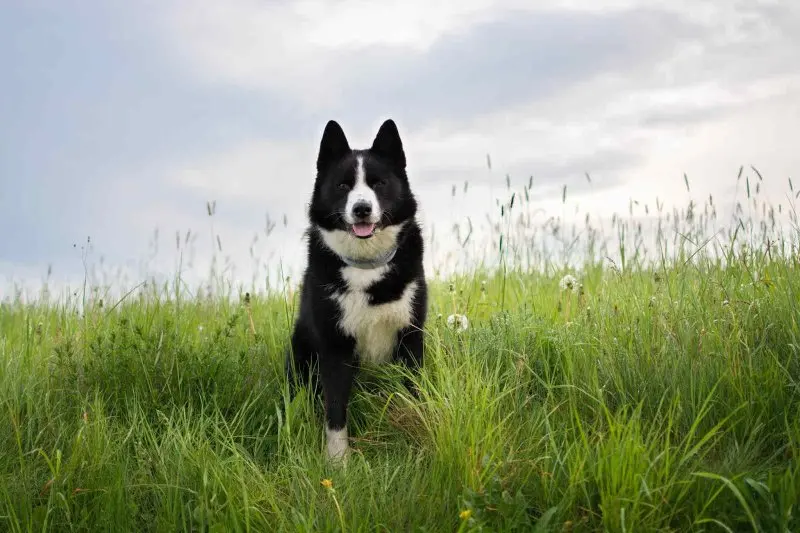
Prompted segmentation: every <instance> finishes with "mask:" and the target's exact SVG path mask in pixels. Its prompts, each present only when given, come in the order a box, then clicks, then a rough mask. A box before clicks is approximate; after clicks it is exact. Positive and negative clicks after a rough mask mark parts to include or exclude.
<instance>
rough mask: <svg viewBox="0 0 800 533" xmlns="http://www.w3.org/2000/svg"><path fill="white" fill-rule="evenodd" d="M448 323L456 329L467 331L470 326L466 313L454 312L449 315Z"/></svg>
mask: <svg viewBox="0 0 800 533" xmlns="http://www.w3.org/2000/svg"><path fill="white" fill-rule="evenodd" d="M447 325H448V326H449V327H451V328H454V329H456V330H460V331H466V330H467V329H468V328H469V320H468V319H467V317H466V316H465V315H459V314H453V315H450V316H448V317H447Z"/></svg>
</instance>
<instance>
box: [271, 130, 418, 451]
mask: <svg viewBox="0 0 800 533" xmlns="http://www.w3.org/2000/svg"><path fill="white" fill-rule="evenodd" d="M416 213H417V202H416V199H415V198H414V195H413V193H412V192H411V187H410V186H409V183H408V176H407V175H406V156H405V152H404V151H403V143H402V141H401V140H400V134H399V133H398V131H397V126H396V125H395V123H394V121H392V120H387V121H385V122H384V123H383V125H381V127H380V129H379V130H378V134H377V136H376V137H375V140H374V142H373V144H372V147H371V148H369V149H367V150H353V149H351V148H350V146H349V144H348V142H347V138H346V137H345V134H344V132H343V131H342V128H341V127H340V126H339V124H338V123H337V122H335V121H333V120H332V121H330V122H328V124H327V125H326V126H325V131H324V132H323V134H322V140H321V142H320V147H319V156H318V158H317V178H316V182H315V183H314V192H313V194H312V198H311V204H310V205H309V208H308V217H309V221H310V227H309V229H308V265H307V268H306V271H305V275H304V277H303V284H302V291H301V296H300V313H299V316H298V318H297V321H296V323H295V328H294V332H293V333H292V339H291V351H289V353H288V354H287V360H286V363H287V365H286V369H287V375H288V378H289V382H290V388H291V390H292V394H294V392H295V390H296V388H295V387H296V384H295V382H294V380H295V379H296V380H297V381H298V382H300V383H302V384H305V383H307V382H306V378H307V377H308V376H309V375H310V374H311V375H312V379H314V390H315V391H316V392H317V393H318V392H319V388H318V382H317V377H319V378H321V381H322V393H323V398H324V403H325V421H326V426H327V427H326V437H327V453H328V457H330V458H332V459H339V458H343V457H344V456H345V455H346V454H347V453H348V452H349V446H348V437H347V403H348V400H349V396H350V390H351V386H352V384H353V378H354V376H355V373H356V371H357V369H358V366H359V364H364V363H369V364H380V363H386V362H389V361H399V362H401V363H404V364H406V365H408V367H409V368H410V369H411V370H414V371H415V370H417V369H418V368H419V367H420V365H421V364H422V350H423V326H424V324H425V318H426V314H427V304H428V295H427V286H426V283H425V273H424V269H423V264H422V258H423V241H422V233H421V231H420V228H419V225H418V224H417V221H416ZM313 369H317V370H318V374H317V373H314V372H313ZM407 385H408V386H410V385H409V384H408V383H407ZM412 391H413V387H412Z"/></svg>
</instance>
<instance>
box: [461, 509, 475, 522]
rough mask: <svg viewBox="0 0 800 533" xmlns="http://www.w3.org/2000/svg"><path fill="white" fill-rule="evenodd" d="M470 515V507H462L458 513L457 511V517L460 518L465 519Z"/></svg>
mask: <svg viewBox="0 0 800 533" xmlns="http://www.w3.org/2000/svg"><path fill="white" fill-rule="evenodd" d="M470 516H472V509H464V510H463V511H461V512H460V513H458V517H459V518H460V519H461V520H467V519H469V517H470Z"/></svg>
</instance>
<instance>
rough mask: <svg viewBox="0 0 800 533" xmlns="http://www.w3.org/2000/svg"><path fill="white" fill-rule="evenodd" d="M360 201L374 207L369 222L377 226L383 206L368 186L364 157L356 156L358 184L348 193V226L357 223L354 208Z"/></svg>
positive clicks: (345, 217)
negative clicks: (354, 217)
mask: <svg viewBox="0 0 800 533" xmlns="http://www.w3.org/2000/svg"><path fill="white" fill-rule="evenodd" d="M358 201H364V202H367V203H368V204H369V205H370V207H372V214H371V215H370V217H369V221H370V222H372V223H373V224H377V223H378V221H379V220H380V219H381V214H382V213H381V206H380V204H379V203H378V197H377V196H376V195H375V191H373V190H372V187H370V186H369V185H367V173H366V171H365V170H364V156H361V155H359V156H356V182H355V184H354V185H353V188H352V189H350V192H349V193H347V205H346V206H345V208H344V220H345V222H347V223H348V224H353V223H355V219H353V206H354V205H355V204H356V202H358Z"/></svg>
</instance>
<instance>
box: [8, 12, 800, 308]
mask: <svg viewBox="0 0 800 533" xmlns="http://www.w3.org/2000/svg"><path fill="white" fill-rule="evenodd" d="M794 4H795V3H793V2H789V1H762V0H719V1H716V2H711V1H703V0H693V1H691V2H689V1H688V0H677V1H671V2H666V1H663V2H662V1H660V0H650V1H644V0H594V1H591V2H590V1H588V0H586V1H582V2H579V1H577V0H541V1H536V2H533V1H530V0H526V1H522V0H438V1H436V0H426V1H424V2H423V1H421V0H404V1H402V2H400V1H395V0H386V1H382V2H380V4H379V3H378V2H373V3H369V2H364V1H357V0H325V1H323V0H276V1H269V2H266V1H255V0H230V1H229V2H225V3H222V2H218V1H211V0H142V1H139V2H122V1H119V0H104V1H102V2H101V1H99V0H98V1H94V2H92V1H88V0H84V1H80V2H78V1H74V0H61V1H59V2H51V1H46V0H26V1H21V0H19V1H17V0H5V1H3V2H0V35H3V43H4V46H2V47H0V87H2V89H1V91H2V92H0V95H2V98H0V227H2V228H3V229H4V230H5V231H3V236H2V240H0V297H2V296H3V295H4V291H5V293H6V295H7V294H8V291H10V287H11V286H12V285H13V284H21V285H23V286H27V287H36V286H37V284H41V283H42V280H43V279H45V277H46V276H47V275H48V272H50V279H51V280H52V282H53V283H57V284H58V283H60V284H76V283H80V282H81V281H82V279H83V277H84V275H85V272H86V270H87V268H89V266H87V265H91V266H92V268H94V269H95V270H99V271H102V272H104V274H103V275H104V276H106V278H107V279H110V280H118V281H120V282H122V280H124V281H125V283H128V284H135V283H138V282H139V281H140V280H141V279H143V278H144V277H145V276H146V274H147V273H148V272H161V273H166V274H169V273H173V272H175V271H177V270H180V271H181V272H182V275H183V276H185V277H186V279H202V277H203V275H204V274H205V273H206V272H207V269H208V268H209V264H210V261H211V257H212V246H215V247H216V248H217V253H218V255H219V256H220V259H219V261H220V264H221V265H223V266H222V267H221V268H225V267H224V265H226V264H227V265H233V266H234V267H233V269H228V270H226V271H225V275H227V276H229V277H230V278H231V279H234V280H245V281H248V282H249V280H250V279H251V278H252V275H253V272H254V268H255V267H254V266H253V265H254V264H256V263H258V264H265V263H268V264H270V265H275V264H280V265H281V267H282V268H283V270H282V272H287V273H289V274H290V275H296V273H297V272H299V269H301V268H302V267H303V265H304V261H305V258H304V252H303V240H302V239H303V235H302V233H303V230H304V228H305V218H304V217H305V208H306V203H307V201H308V197H309V194H310V192H311V188H312V186H313V180H314V171H315V159H316V151H317V149H318V146H319V139H320V136H321V133H322V130H323V128H324V125H325V123H326V122H327V121H328V120H329V119H336V120H337V121H339V123H340V124H341V125H342V127H343V128H344V130H345V133H346V134H347V136H348V139H349V140H350V144H351V146H353V147H367V146H369V144H371V142H372V139H373V137H374V135H375V133H376V132H377V128H378V127H379V125H380V124H381V122H383V120H385V119H386V118H393V119H394V120H395V122H396V123H397V125H398V128H399V129H400V133H401V136H402V138H403V141H404V144H405V149H406V155H407V159H408V165H409V167H408V173H409V177H410V180H411V183H412V186H413V188H414V190H415V192H416V194H417V197H418V199H419V201H420V205H421V210H422V212H421V214H420V218H421V220H422V221H423V225H424V227H425V228H426V231H428V232H430V231H432V229H433V228H438V229H439V233H438V234H439V235H444V237H439V238H440V240H441V239H443V241H442V242H443V244H442V246H443V247H444V248H447V245H448V242H449V241H448V238H447V237H446V234H447V228H448V227H449V225H450V224H452V223H453V221H463V219H464V218H465V217H467V216H471V217H472V218H476V219H480V218H483V217H484V216H485V215H484V214H485V213H487V212H490V211H492V210H494V209H495V207H496V203H495V201H496V199H498V198H501V197H502V196H503V195H504V194H506V193H507V191H506V189H505V184H506V179H507V176H508V179H509V180H511V181H512V182H513V183H514V184H517V185H518V184H524V183H527V182H528V180H529V179H530V177H531V176H533V180H534V183H535V185H536V187H535V188H534V189H533V191H532V192H533V193H534V196H535V203H536V206H537V208H539V209H541V211H542V212H543V213H545V214H547V213H554V214H556V215H558V214H560V213H561V212H562V211H563V206H562V205H561V193H562V186H564V185H566V186H567V187H568V188H569V190H570V191H571V200H573V201H576V202H580V205H581V208H582V209H583V210H584V211H586V212H590V213H591V214H592V215H593V216H596V217H600V218H602V217H610V216H611V215H612V213H614V212H625V211H626V210H627V209H628V205H629V202H630V200H631V199H632V198H636V199H639V200H642V201H651V202H652V201H654V199H655V198H656V197H658V198H659V199H660V201H662V202H666V203H667V204H668V205H670V204H673V203H674V204H676V205H683V204H685V203H686V201H687V200H688V198H689V197H690V196H692V197H696V198H700V199H702V198H706V197H708V195H709V194H712V195H714V196H715V197H717V198H723V199H724V198H726V197H727V196H729V195H731V194H733V190H734V187H735V185H736V174H737V172H738V170H739V168H740V166H742V165H744V166H745V168H749V166H750V165H753V166H755V167H757V168H758V170H759V171H760V172H761V174H762V175H763V176H764V183H763V187H762V188H763V190H762V193H763V194H764V195H766V196H767V197H769V198H771V199H773V200H774V201H785V199H786V198H785V197H786V193H787V185H786V184H787V178H789V177H792V176H797V170H798V169H800V153H798V152H797V151H796V148H795V145H796V144H797V139H798V138H800V5H794ZM487 154H488V156H489V158H490V161H491V165H488V164H487ZM587 172H588V173H589V174H590V175H591V178H592V183H591V184H588V183H587V180H586V178H585V174H586V173H587ZM684 173H686V174H687V176H688V177H689V178H690V179H691V180H692V187H691V191H687V190H686V187H685V184H684V181H683V175H684ZM465 181H467V182H469V194H467V195H464V196H463V197H460V198H455V199H454V198H453V197H452V196H451V191H452V188H453V186H454V185H457V186H458V187H459V188H461V187H462V185H463V183H464V182H465ZM795 181H800V179H796V180H795ZM207 202H215V204H214V214H213V216H209V214H208V206H207ZM268 228H269V229H268ZM187 232H190V233H189V237H188V239H187ZM176 233H179V234H180V242H181V243H182V244H181V246H180V248H181V249H182V250H184V251H183V259H182V262H179V261H181V253H180V250H179V249H178V248H179V246H178V244H177V243H176ZM217 237H218V238H217ZM450 241H452V239H450ZM220 248H221V250H220ZM436 250H441V247H440V248H436V249H434V251H432V252H430V253H429V256H430V257H428V260H429V261H435V260H436V257H435V256H436V254H437V253H442V252H441V251H440V252H436ZM259 268H261V267H259ZM3 279H5V281H6V283H5V284H4V283H3Z"/></svg>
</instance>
